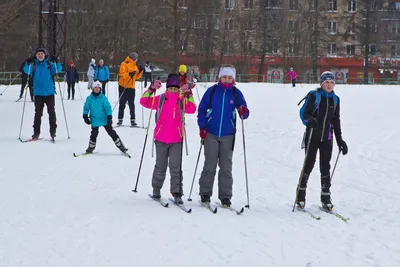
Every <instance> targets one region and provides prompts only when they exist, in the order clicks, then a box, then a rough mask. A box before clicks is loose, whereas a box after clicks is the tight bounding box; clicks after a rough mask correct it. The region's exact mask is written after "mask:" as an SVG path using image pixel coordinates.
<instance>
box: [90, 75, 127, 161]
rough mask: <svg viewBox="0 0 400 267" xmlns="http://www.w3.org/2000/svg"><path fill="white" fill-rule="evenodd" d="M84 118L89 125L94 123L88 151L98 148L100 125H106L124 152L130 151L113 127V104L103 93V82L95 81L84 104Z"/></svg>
mask: <svg viewBox="0 0 400 267" xmlns="http://www.w3.org/2000/svg"><path fill="white" fill-rule="evenodd" d="M83 120H84V121H85V123H86V124H87V125H92V132H91V134H90V140H89V147H88V148H87V149H86V153H92V152H93V150H94V149H95V148H96V140H97V136H98V135H99V127H104V129H105V130H106V131H107V133H108V135H109V136H110V137H111V138H112V139H113V141H114V143H115V145H116V146H117V147H118V148H119V150H121V151H122V152H123V153H126V151H128V149H127V148H126V147H125V146H124V144H123V143H122V141H121V139H120V138H119V136H118V134H117V133H116V132H115V130H114V128H113V127H112V109H111V104H110V102H109V101H108V99H107V97H106V96H105V95H103V94H102V93H101V83H100V82H98V81H96V82H94V83H93V91H92V93H91V94H90V95H89V96H88V97H87V98H86V101H85V105H84V106H83Z"/></svg>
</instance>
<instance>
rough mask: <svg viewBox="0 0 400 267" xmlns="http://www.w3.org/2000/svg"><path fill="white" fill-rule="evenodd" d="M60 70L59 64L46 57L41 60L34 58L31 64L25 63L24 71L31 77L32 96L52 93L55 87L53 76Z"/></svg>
mask: <svg viewBox="0 0 400 267" xmlns="http://www.w3.org/2000/svg"><path fill="white" fill-rule="evenodd" d="M61 71H62V69H61V65H60V64H55V63H53V62H50V61H48V59H47V58H45V59H44V60H43V61H39V60H38V59H37V58H35V59H34V60H33V63H32V64H28V63H26V64H25V66H24V73H26V74H28V75H30V76H31V77H32V78H31V79H32V80H33V95H34V96H49V95H54V93H55V91H56V87H55V85H54V78H53V77H54V75H56V74H57V73H59V72H61Z"/></svg>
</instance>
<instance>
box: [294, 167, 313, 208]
mask: <svg viewBox="0 0 400 267" xmlns="http://www.w3.org/2000/svg"><path fill="white" fill-rule="evenodd" d="M309 177H310V175H309V174H307V173H303V176H302V178H301V180H300V187H299V188H298V192H297V198H296V204H297V206H298V207H299V208H301V209H304V207H305V206H306V190H307V182H308V178H309Z"/></svg>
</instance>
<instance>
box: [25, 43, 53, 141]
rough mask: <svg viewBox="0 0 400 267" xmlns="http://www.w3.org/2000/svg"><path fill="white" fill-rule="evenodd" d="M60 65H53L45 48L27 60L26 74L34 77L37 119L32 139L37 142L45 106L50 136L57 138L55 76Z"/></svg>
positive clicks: (39, 49)
mask: <svg viewBox="0 0 400 267" xmlns="http://www.w3.org/2000/svg"><path fill="white" fill-rule="evenodd" d="M60 71H61V69H60V65H59V64H56V63H52V62H50V61H49V59H48V52H47V50H46V49H44V48H37V49H36V52H35V56H34V57H33V58H30V59H28V60H27V62H26V64H25V66H24V72H25V73H26V74H27V75H30V76H31V77H32V81H33V95H34V97H35V119H34V122H33V135H32V139H34V140H36V139H38V138H39V135H40V125H41V123H42V115H43V109H44V105H45V104H46V106H47V113H48V114H49V122H50V136H51V138H52V139H54V137H55V136H56V128H57V124H56V120H57V119H56V111H55V98H54V94H55V90H56V88H55V85H54V75H56V74H57V73H58V72H60Z"/></svg>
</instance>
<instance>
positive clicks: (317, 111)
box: [296, 71, 348, 210]
mask: <svg viewBox="0 0 400 267" xmlns="http://www.w3.org/2000/svg"><path fill="white" fill-rule="evenodd" d="M320 84H321V88H318V89H317V90H315V91H311V92H310V93H309V94H308V95H307V104H306V106H305V110H304V120H306V121H307V128H306V134H305V138H304V140H303V142H304V145H305V149H306V159H305V165H304V170H303V172H302V177H301V180H300V185H299V188H298V191H297V192H298V195H297V199H296V203H297V205H298V206H299V207H300V208H304V206H305V201H306V188H307V181H308V178H309V176H310V174H311V171H312V169H313V168H314V164H315V160H316V156H317V151H318V150H319V162H320V172H321V203H322V207H323V208H325V209H328V210H332V208H333V204H332V201H331V192H330V187H331V176H330V168H331V165H330V161H331V157H332V148H333V135H332V134H333V132H335V137H336V142H337V145H338V147H339V150H340V151H342V153H343V155H346V154H347V152H348V149H347V144H346V142H345V141H343V138H342V130H341V125H340V99H339V97H338V96H337V95H336V94H335V92H334V91H333V88H334V86H335V76H334V75H333V73H332V72H328V71H326V72H324V73H322V75H321V78H320ZM318 94H319V95H318ZM317 95H318V96H317ZM317 97H318V98H319V101H316V98H317ZM316 102H318V103H316ZM316 104H317V106H315V105H316ZM310 138H311V140H310ZM308 145H309V146H308Z"/></svg>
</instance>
